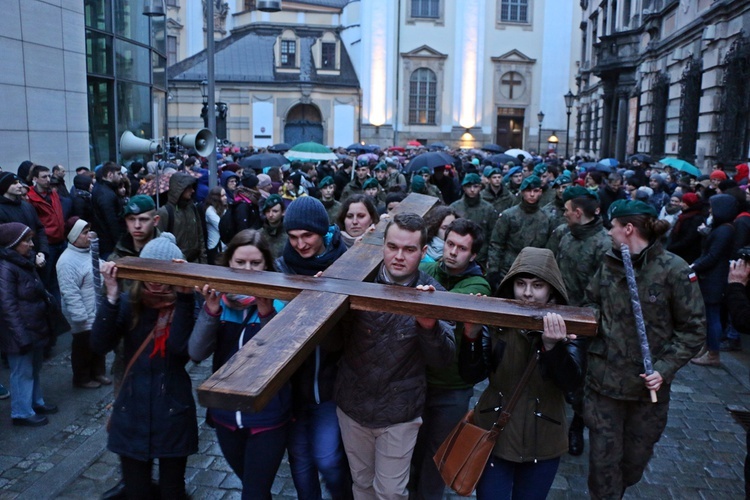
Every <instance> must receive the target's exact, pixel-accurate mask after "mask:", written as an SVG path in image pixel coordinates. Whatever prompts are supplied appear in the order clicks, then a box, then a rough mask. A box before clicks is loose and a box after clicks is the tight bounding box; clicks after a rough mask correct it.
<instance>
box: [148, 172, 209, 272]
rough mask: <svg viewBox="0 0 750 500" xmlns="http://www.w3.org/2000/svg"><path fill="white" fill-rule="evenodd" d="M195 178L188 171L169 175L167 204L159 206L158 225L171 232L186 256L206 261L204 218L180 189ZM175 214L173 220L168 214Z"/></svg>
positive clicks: (196, 261)
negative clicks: (183, 196) (183, 197)
mask: <svg viewBox="0 0 750 500" xmlns="http://www.w3.org/2000/svg"><path fill="white" fill-rule="evenodd" d="M195 183H196V180H195V178H194V177H193V176H191V175H190V174H184V173H176V174H173V175H172V176H171V177H170V178H169V193H168V198H167V205H170V206H171V210H170V208H168V207H167V206H163V207H161V208H159V210H158V212H157V213H158V214H159V229H160V230H161V231H162V232H164V231H167V232H171V233H172V234H174V236H175V239H176V240H177V246H178V247H180V250H182V253H183V255H185V260H187V261H188V262H195V263H200V264H205V263H206V262H207V259H206V244H205V241H204V239H203V221H202V217H201V215H200V213H199V212H198V209H197V208H196V206H195V204H194V203H193V201H192V200H183V199H182V193H184V192H185V190H186V189H187V188H188V187H190V186H193V185H194V184H195ZM172 215H173V216H174V220H171V219H170V217H171V216H172Z"/></svg>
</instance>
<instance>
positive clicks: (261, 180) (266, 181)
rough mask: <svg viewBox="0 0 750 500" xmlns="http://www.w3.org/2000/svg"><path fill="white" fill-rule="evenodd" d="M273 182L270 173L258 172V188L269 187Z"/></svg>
mask: <svg viewBox="0 0 750 500" xmlns="http://www.w3.org/2000/svg"><path fill="white" fill-rule="evenodd" d="M272 184H273V182H272V181H271V176H270V175H268V174H258V189H263V188H267V187H271V185H272Z"/></svg>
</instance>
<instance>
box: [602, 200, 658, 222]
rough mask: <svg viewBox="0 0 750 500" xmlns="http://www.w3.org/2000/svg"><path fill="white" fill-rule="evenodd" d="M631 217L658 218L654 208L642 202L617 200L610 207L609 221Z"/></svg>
mask: <svg viewBox="0 0 750 500" xmlns="http://www.w3.org/2000/svg"><path fill="white" fill-rule="evenodd" d="M629 215H648V216H650V217H658V214H657V213H656V209H655V208H654V207H652V206H651V205H649V204H648V203H644V202H642V201H640V200H617V201H616V202H614V203H612V205H610V206H609V220H612V219H616V218H618V217H627V216H629Z"/></svg>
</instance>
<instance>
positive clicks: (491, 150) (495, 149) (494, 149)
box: [482, 144, 505, 154]
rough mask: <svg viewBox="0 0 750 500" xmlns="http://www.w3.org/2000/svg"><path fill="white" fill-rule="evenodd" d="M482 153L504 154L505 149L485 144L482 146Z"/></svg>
mask: <svg viewBox="0 0 750 500" xmlns="http://www.w3.org/2000/svg"><path fill="white" fill-rule="evenodd" d="M482 151H487V152H488V153H495V154H500V153H505V148H503V147H502V146H498V145H497V144H485V145H484V146H482Z"/></svg>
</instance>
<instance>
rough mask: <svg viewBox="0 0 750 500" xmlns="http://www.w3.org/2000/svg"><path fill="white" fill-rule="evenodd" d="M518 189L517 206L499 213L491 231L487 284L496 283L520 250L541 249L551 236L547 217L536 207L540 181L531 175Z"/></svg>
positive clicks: (540, 185)
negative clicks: (519, 194)
mask: <svg viewBox="0 0 750 500" xmlns="http://www.w3.org/2000/svg"><path fill="white" fill-rule="evenodd" d="M520 187H521V203H520V204H518V205H515V206H513V207H511V208H509V209H507V210H505V211H504V212H503V213H502V214H500V218H499V219H497V222H496V223H495V227H494V228H493V230H492V237H491V238H490V248H489V253H488V260H487V276H488V281H489V282H490V284H497V283H499V282H500V279H502V277H503V276H505V273H507V272H508V269H510V265H511V264H512V263H513V261H514V260H516V257H518V253H519V252H520V251H521V249H523V248H525V247H536V248H544V247H545V245H547V240H548V239H549V236H550V233H552V229H553V228H552V222H551V221H550V218H549V215H547V214H546V213H545V212H543V211H542V210H541V209H540V208H541V207H540V206H539V198H540V197H541V196H542V181H541V180H540V179H539V177H537V176H536V175H531V176H529V177H527V178H525V179H524V180H523V182H522V183H521V186H520ZM491 274H494V276H490V275H491Z"/></svg>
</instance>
